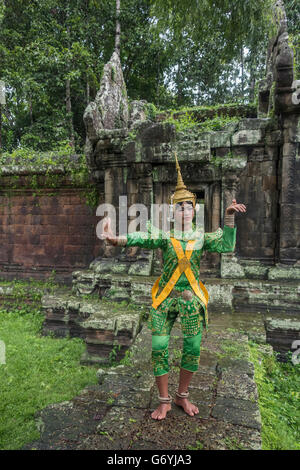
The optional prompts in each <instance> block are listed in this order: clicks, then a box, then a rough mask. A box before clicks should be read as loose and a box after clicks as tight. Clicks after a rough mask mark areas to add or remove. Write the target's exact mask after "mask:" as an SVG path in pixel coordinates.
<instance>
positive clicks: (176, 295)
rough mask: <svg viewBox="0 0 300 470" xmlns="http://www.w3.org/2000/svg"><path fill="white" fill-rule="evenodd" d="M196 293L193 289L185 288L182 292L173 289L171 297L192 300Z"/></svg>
mask: <svg viewBox="0 0 300 470" xmlns="http://www.w3.org/2000/svg"><path fill="white" fill-rule="evenodd" d="M193 296H194V294H193V292H192V291H191V290H188V289H185V290H184V291H182V292H179V291H178V290H175V289H173V290H172V292H170V294H169V297H171V298H176V299H177V298H179V297H181V298H183V299H184V300H192V298H193Z"/></svg>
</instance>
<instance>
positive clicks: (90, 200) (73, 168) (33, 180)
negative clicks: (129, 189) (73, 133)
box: [0, 142, 99, 208]
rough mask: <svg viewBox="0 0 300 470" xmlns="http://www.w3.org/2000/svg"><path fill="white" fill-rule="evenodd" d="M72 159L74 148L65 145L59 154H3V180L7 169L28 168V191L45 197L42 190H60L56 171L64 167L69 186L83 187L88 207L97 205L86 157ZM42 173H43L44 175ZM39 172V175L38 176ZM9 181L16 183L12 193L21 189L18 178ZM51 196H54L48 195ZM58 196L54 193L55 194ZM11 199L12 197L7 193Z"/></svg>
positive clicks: (30, 151)
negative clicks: (17, 188)
mask: <svg viewBox="0 0 300 470" xmlns="http://www.w3.org/2000/svg"><path fill="white" fill-rule="evenodd" d="M71 155H72V147H70V145H69V144H68V142H65V143H64V145H62V146H61V147H60V148H57V150H51V151H49V152H38V151H35V150H33V149H31V148H26V147H23V148H18V149H16V150H14V151H13V152H11V153H10V152H4V153H2V154H1V155H0V176H1V175H4V174H5V172H4V167H12V168H16V171H17V169H18V167H23V168H24V167H25V168H27V169H28V187H30V188H31V189H32V190H34V192H33V195H35V196H37V195H39V194H42V188H44V187H45V186H46V187H48V188H57V187H60V185H61V182H62V176H63V175H61V174H56V173H55V171H54V170H55V168H57V167H59V168H61V167H63V169H64V172H65V173H66V174H67V175H68V177H69V179H70V182H71V184H72V185H73V186H79V187H83V188H84V191H83V197H84V198H85V201H86V204H87V205H88V206H90V207H91V208H95V207H97V205H98V199H99V192H98V189H97V188H96V187H95V185H94V183H93V182H92V181H91V178H90V172H89V169H88V167H87V164H86V157H85V155H79V156H77V157H78V158H77V160H76V161H75V162H74V161H73V160H72V159H71V158H70V157H71ZM41 170H43V172H42V173H41ZM35 171H37V172H38V173H41V174H38V173H35ZM10 178H11V179H12V180H13V181H14V183H13V184H12V185H11V189H14V188H16V187H17V185H18V178H19V176H18V175H11V176H10ZM47 194H48V195H50V194H51V193H47ZM53 194H55V193H53ZM8 195H9V193H8Z"/></svg>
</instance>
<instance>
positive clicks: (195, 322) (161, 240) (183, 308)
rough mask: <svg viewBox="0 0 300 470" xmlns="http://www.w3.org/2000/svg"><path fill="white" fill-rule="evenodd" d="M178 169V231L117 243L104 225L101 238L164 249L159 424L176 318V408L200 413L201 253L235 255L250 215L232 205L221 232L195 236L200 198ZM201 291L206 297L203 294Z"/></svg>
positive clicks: (156, 313) (156, 302) (157, 359)
mask: <svg viewBox="0 0 300 470" xmlns="http://www.w3.org/2000/svg"><path fill="white" fill-rule="evenodd" d="M176 166H177V173H178V178H177V186H176V190H175V193H174V194H173V196H172V197H171V204H172V205H173V207H174V229H173V230H171V231H170V233H169V234H166V233H164V232H161V231H159V232H157V231H156V232H155V236H153V231H152V227H151V224H149V223H148V232H146V233H145V232H134V233H130V234H128V235H127V237H115V236H114V235H113V233H112V231H111V228H110V220H109V219H107V221H106V223H104V225H103V232H104V233H103V238H105V239H106V240H107V241H108V242H109V243H110V244H112V245H118V246H138V247H141V248H148V249H156V248H161V250H162V253H163V273H162V275H161V277H160V279H159V280H158V281H159V282H158V281H157V286H156V289H155V286H154V288H153V291H152V297H153V304H152V308H151V310H150V315H149V320H148V327H149V328H150V329H151V331H152V364H153V371H154V376H155V379H156V384H157V387H158V390H159V401H160V405H159V406H158V408H157V409H156V410H154V411H153V413H152V415H151V416H152V418H153V419H158V420H161V419H164V418H165V417H166V414H167V412H168V411H170V409H171V402H172V398H171V397H170V395H169V393H168V372H169V364H168V345H169V338H170V333H171V330H172V327H173V324H174V322H175V320H176V318H177V316H178V315H180V320H181V327H182V333H183V351H182V359H181V369H180V376H179V387H178V391H177V392H176V397H175V399H174V403H175V404H176V405H178V406H181V407H182V408H183V409H184V411H185V412H186V413H187V414H188V415H190V416H194V415H195V414H198V413H199V410H198V408H197V406H196V405H194V404H193V403H191V402H190V401H189V400H188V395H189V394H188V386H189V384H190V381H191V379H192V376H193V373H194V372H196V371H197V370H198V366H199V360H200V345H201V337H202V330H203V327H207V308H206V307H207V298H208V296H205V291H206V289H205V287H204V286H203V284H202V283H201V281H200V279H199V274H200V259H201V255H202V253H203V251H209V252H216V253H227V252H232V251H233V250H234V247H235V240H236V227H235V225H234V214H235V212H246V206H245V205H244V204H237V202H236V200H235V199H234V200H233V201H232V204H231V205H230V206H229V207H227V209H226V211H225V220H224V222H225V223H224V228H223V230H222V229H221V228H219V229H218V230H217V231H216V232H213V233H203V232H201V231H197V230H195V231H194V230H193V228H192V221H193V217H194V214H195V203H196V196H195V195H194V194H193V193H191V192H189V191H188V190H187V189H186V186H185V185H184V183H183V180H182V177H181V172H180V168H179V164H178V161H177V158H176ZM191 240H193V242H191ZM191 243H192V244H193V246H191V245H190V244H191ZM176 270H177V275H176V272H175V271H176ZM199 283H200V284H199ZM196 284H197V285H196ZM201 285H202V291H201V290H199V286H201ZM154 289H155V293H154ZM203 292H204V294H203ZM206 292H207V291H206ZM156 294H157V296H156Z"/></svg>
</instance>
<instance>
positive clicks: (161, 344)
mask: <svg viewBox="0 0 300 470" xmlns="http://www.w3.org/2000/svg"><path fill="white" fill-rule="evenodd" d="M177 315H178V312H176V311H174V310H173V311H169V312H168V317H167V321H166V324H165V328H164V333H166V334H163V335H155V334H152V365H153V372H154V375H155V376H156V377H158V376H160V375H164V374H167V373H168V372H169V339H170V333H171V330H172V327H173V325H174V322H175V320H176V318H177ZM202 329H203V322H201V328H200V332H199V333H198V334H196V335H194V336H187V335H185V334H183V350H182V357H181V368H182V369H186V370H188V371H190V372H196V371H197V370H198V367H199V361H200V345H201V338H202Z"/></svg>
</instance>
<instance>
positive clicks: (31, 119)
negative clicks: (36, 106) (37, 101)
mask: <svg viewBox="0 0 300 470" xmlns="http://www.w3.org/2000/svg"><path fill="white" fill-rule="evenodd" d="M29 114H30V124H31V125H33V115H32V98H31V94H30V95H29Z"/></svg>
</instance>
